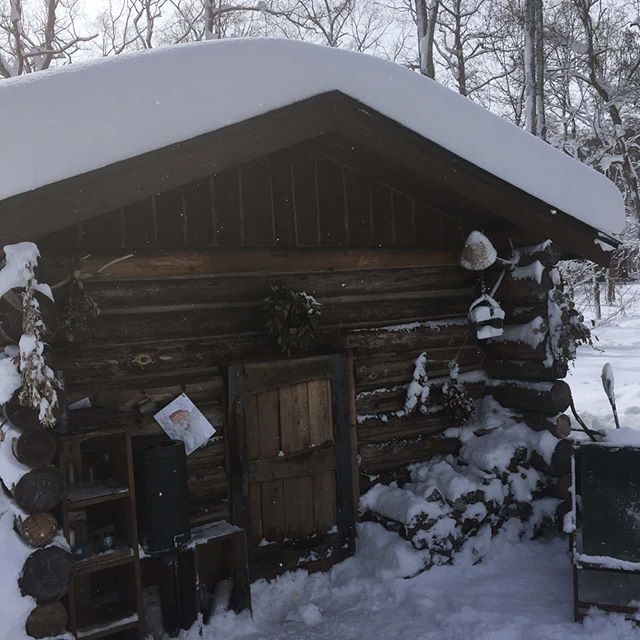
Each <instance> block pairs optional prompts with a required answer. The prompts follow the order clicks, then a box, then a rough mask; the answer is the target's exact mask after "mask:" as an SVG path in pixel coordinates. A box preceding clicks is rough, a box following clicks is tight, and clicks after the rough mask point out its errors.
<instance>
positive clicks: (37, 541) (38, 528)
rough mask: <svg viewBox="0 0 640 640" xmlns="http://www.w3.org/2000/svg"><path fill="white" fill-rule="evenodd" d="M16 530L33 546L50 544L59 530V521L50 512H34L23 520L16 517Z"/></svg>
mask: <svg viewBox="0 0 640 640" xmlns="http://www.w3.org/2000/svg"><path fill="white" fill-rule="evenodd" d="M15 530H16V531H17V533H18V534H19V535H20V536H21V537H22V539H23V540H24V541H25V542H26V543H27V544H28V545H30V546H32V547H44V546H46V545H48V544H49V543H50V542H51V541H52V540H53V539H54V537H55V535H56V533H57V532H58V523H57V522H56V519H55V518H54V517H53V516H52V515H51V514H50V513H34V514H33V515H31V516H29V517H28V518H25V519H24V520H22V518H16V521H15Z"/></svg>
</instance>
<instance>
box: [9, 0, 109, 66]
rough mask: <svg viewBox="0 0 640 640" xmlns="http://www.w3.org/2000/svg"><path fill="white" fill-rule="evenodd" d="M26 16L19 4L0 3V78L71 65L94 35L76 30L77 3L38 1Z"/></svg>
mask: <svg viewBox="0 0 640 640" xmlns="http://www.w3.org/2000/svg"><path fill="white" fill-rule="evenodd" d="M30 7H31V9H30V10H29V11H28V12H27V11H26V10H25V9H24V7H23V4H22V0H4V2H2V3H0V77H2V78H10V77H12V76H19V75H22V74H25V73H33V72H34V71H42V70H44V69H48V68H49V67H51V66H52V65H53V64H56V63H65V62H70V61H71V58H72V56H73V55H74V54H75V53H77V52H78V50H79V49H80V48H81V47H82V44H83V43H86V42H89V41H90V40H93V39H94V38H96V37H97V34H96V35H82V34H80V33H79V32H78V30H77V29H76V23H77V19H78V0H40V2H39V3H37V4H36V5H35V6H34V5H30Z"/></svg>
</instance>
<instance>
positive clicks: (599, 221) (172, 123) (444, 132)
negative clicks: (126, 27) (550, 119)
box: [0, 39, 625, 233]
mask: <svg viewBox="0 0 640 640" xmlns="http://www.w3.org/2000/svg"><path fill="white" fill-rule="evenodd" d="M334 90H338V91H341V92H343V93H345V94H347V95H348V96H351V97H352V98H355V99H357V100H359V101H361V102H363V103H365V104H366V105H368V106H369V107H371V108H372V109H375V110H376V111H379V112H380V113H382V114H384V115H385V116H387V117H389V118H391V119H393V120H395V121H397V122H398V123H400V124H402V125H404V126H406V127H407V128H409V129H411V130H413V131H415V132H416V133H418V134H420V135H421V136H423V137H425V138H427V139H429V140H431V141H433V142H435V143H437V144H439V145H441V146H442V147H444V148H446V149H447V150H449V151H451V152H453V153H455V154H456V155H458V156H460V157H462V158H464V159H465V160H468V161H469V162H472V163H473V164H475V165H477V166H479V167H481V168H483V169H485V170H486V171H488V172H490V173H491V174H493V175H495V176H497V177H499V178H501V179H503V180H505V181H506V182H509V183H511V184H512V185H514V186H516V187H519V188H520V189H522V190H523V191H526V192H527V193H529V194H531V195H533V196H536V197H537V198H539V199H540V200H542V201H544V202H545V203H547V204H548V205H549V206H550V207H551V208H557V209H559V210H561V211H563V212H565V213H568V214H569V215H571V216H573V217H575V218H577V219H579V220H581V221H583V222H585V223H586V224H588V225H590V226H592V227H595V228H597V229H600V230H601V231H605V232H607V233H618V232H620V231H622V228H623V226H624V218H625V216H624V203H623V199H622V196H621V194H620V192H619V190H618V189H617V188H616V187H615V185H613V183H612V182H610V181H609V180H608V179H607V178H605V177H604V176H603V175H601V174H599V173H597V172H596V171H594V170H592V169H591V168H589V167H587V166H585V165H583V164H581V163H580V162H577V161H576V160H573V159H572V158H570V157H569V156H567V155H565V154H563V153H561V152H560V151H557V150H556V149H554V148H552V147H551V146H550V145H548V144H545V143H544V142H542V141H540V140H539V139H537V138H535V137H534V136H532V135H530V134H528V133H526V132H525V131H523V130H521V129H519V128H518V127H515V126H514V125H512V124H510V123H509V122H507V121H506V120H504V119H502V118H499V117H497V116H495V115H493V114H491V113H489V112H488V111H486V110H485V109H484V108H482V107H481V106H479V105H477V104H474V103H473V102H471V101H470V100H468V99H467V98H464V97H462V96H460V95H458V94H457V93H455V92H453V91H451V90H449V89H447V88H445V87H443V86H441V85H439V84H438V83H436V82H434V81H432V80H429V79H428V78H424V77H423V76H420V75H418V74H417V73H414V72H412V71H409V70H407V69H405V68H403V67H401V66H400V65H397V64H393V63H390V62H386V61H384V60H381V59H378V58H374V57H371V56H368V55H362V54H357V53H353V52H350V51H344V50H339V49H330V48H327V47H320V46H316V45H311V44H308V43H302V42H298V41H293V40H272V39H264V40H262V39H249V40H221V41H209V42H202V43H196V44H188V45H180V46H172V47H167V48H164V49H157V50H153V51H147V52H143V53H136V54H130V55H122V56H117V57H113V58H103V59H100V60H97V61H91V62H87V63H84V64H80V65H75V64H74V65H69V66H66V67H62V68H60V69H56V70H53V71H48V72H46V73H38V74H33V75H27V76H22V77H19V78H14V79H9V80H3V81H2V82H0V140H1V141H2V145H1V146H0V176H2V178H1V179H0V200H2V199H4V198H7V197H10V196H13V195H17V194H20V193H24V192H26V191H30V190H32V189H35V188H37V187H41V186H43V185H46V184H50V183H53V182H56V181H58V180H62V179H65V178H70V177H73V176H76V175H79V174H82V173H85V172H88V171H91V170H93V169H98V168H100V167H103V166H106V165H109V164H112V163H114V162H117V161H120V160H125V159H127V158H131V157H134V156H136V155H139V154H142V153H145V152H148V151H153V150H155V149H159V148H161V147H164V146H166V145H169V144H172V143H175V142H180V141H183V140H187V139H189V138H193V137H195V136H197V135H200V134H203V133H207V132H210V131H214V130H216V129H219V128H221V127H224V126H227V125H230V124H234V123H237V122H240V121H242V120H246V119H248V118H251V117H253V116H257V115H260V114H263V113H266V112H268V111H271V110H273V109H277V108H280V107H284V106H287V105H290V104H292V103H294V102H298V101H300V100H303V99H306V98H310V97H312V96H315V95H318V94H321V93H326V92H328V91H334Z"/></svg>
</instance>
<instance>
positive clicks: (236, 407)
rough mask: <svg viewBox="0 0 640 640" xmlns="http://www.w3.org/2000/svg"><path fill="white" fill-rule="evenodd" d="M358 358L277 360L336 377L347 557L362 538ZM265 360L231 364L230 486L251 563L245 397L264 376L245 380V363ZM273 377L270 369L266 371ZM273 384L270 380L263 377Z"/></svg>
mask: <svg viewBox="0 0 640 640" xmlns="http://www.w3.org/2000/svg"><path fill="white" fill-rule="evenodd" d="M351 361H352V359H351V358H350V357H349V355H348V354H345V353H333V354H329V355H320V356H308V357H301V358H296V359H290V360H286V359H281V360H275V361H273V365H274V367H278V365H281V366H282V367H283V368H286V367H287V366H288V365H290V366H291V368H292V369H294V368H295V364H296V363H300V364H301V368H302V369H303V370H304V369H305V366H304V365H306V366H307V368H315V367H318V371H322V372H324V375H326V376H328V377H329V378H330V380H331V401H332V412H333V421H334V426H335V447H336V511H337V513H336V523H337V527H338V534H339V539H340V545H341V549H342V550H343V552H344V553H343V554H341V555H343V556H344V557H348V556H350V555H352V554H353V552H354V551H355V537H356V529H355V522H356V504H355V501H356V498H355V492H354V476H355V473H354V466H356V465H357V463H356V458H355V455H354V454H355V451H354V450H353V440H352V438H353V429H354V427H353V424H354V419H355V416H354V415H353V411H354V398H352V396H353V377H352V372H351V371H350V363H351ZM264 362H265V361H264V360H259V359H256V360H255V361H251V362H246V363H245V364H234V365H231V366H229V369H228V385H227V390H228V393H227V428H226V429H225V434H224V435H225V440H226V441H227V447H228V449H227V451H228V456H227V459H228V462H229V465H228V472H229V485H230V510H231V522H232V523H233V524H235V525H237V526H239V527H242V528H243V529H244V530H245V534H246V536H247V546H248V550H249V566H250V567H252V565H253V562H252V556H253V545H252V542H251V505H250V502H249V483H250V477H249V460H248V456H247V444H246V437H245V408H244V397H245V394H248V393H256V392H257V391H258V390H260V384H261V381H256V380H254V379H248V380H247V379H245V371H244V368H245V366H249V365H251V364H254V363H255V364H258V363H264ZM265 377H266V378H268V377H269V372H268V371H267V372H265ZM303 380H304V374H303V375H302V376H301V377H299V378H297V379H296V377H295V373H293V374H292V376H291V379H290V381H289V382H290V383H291V384H295V383H296V382H302V381H303ZM262 383H263V384H265V385H268V384H269V380H268V379H267V380H263V381H262ZM271 388H273V385H272V386H271ZM355 471H357V469H355Z"/></svg>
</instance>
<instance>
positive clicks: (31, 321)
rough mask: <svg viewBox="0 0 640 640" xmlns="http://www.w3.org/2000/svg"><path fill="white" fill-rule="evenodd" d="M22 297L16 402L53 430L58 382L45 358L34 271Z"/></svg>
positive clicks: (40, 313) (42, 328)
mask: <svg viewBox="0 0 640 640" xmlns="http://www.w3.org/2000/svg"><path fill="white" fill-rule="evenodd" d="M30 268H31V277H30V278H29V281H28V282H27V286H26V288H25V292H24V294H23V296H22V337H21V338H20V375H21V378H22V381H21V386H20V392H19V394H18V401H19V403H20V404H21V405H22V406H24V407H29V408H31V409H34V410H36V411H37V412H38V418H39V420H40V424H42V425H43V426H45V427H49V428H50V427H53V426H54V425H55V423H56V417H55V413H54V410H55V409H56V408H57V406H58V391H59V390H60V389H61V385H60V382H59V380H58V379H57V378H56V376H55V374H54V373H53V371H52V370H51V368H50V367H49V366H47V363H46V361H45V358H44V343H43V341H42V335H43V333H44V329H45V326H44V322H43V320H42V312H41V311H40V305H39V303H38V300H37V299H36V297H35V293H34V291H35V289H34V285H35V278H34V277H33V268H32V267H31V266H30Z"/></svg>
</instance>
